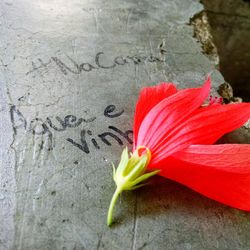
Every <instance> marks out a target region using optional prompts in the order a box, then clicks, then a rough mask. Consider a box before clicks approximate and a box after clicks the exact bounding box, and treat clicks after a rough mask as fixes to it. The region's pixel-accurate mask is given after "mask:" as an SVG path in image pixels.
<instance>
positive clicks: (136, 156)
mask: <svg viewBox="0 0 250 250" xmlns="http://www.w3.org/2000/svg"><path fill="white" fill-rule="evenodd" d="M150 159H151V152H150V150H149V149H148V148H146V147H138V148H137V149H136V150H135V151H134V152H133V153H130V156H129V153H128V149H127V148H125V149H124V150H123V152H122V155H121V161H120V163H119V165H118V167H117V169H115V166H114V165H113V164H112V165H113V179H114V181H115V183H116V191H115V193H114V195H113V197H112V200H111V202H110V206H109V211H108V216H107V225H108V226H110V225H111V224H112V215H113V210H114V206H115V203H116V201H117V198H118V196H119V194H120V193H121V192H122V191H124V190H134V189H137V188H139V187H141V186H144V185H145V184H143V183H142V182H144V181H145V180H147V179H148V178H150V177H151V176H153V175H156V174H157V173H159V170H155V171H152V172H146V170H147V166H148V164H149V162H150Z"/></svg>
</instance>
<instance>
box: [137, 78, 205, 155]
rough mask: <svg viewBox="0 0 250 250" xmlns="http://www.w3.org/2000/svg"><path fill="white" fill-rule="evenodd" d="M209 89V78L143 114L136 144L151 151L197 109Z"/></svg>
mask: <svg viewBox="0 0 250 250" xmlns="http://www.w3.org/2000/svg"><path fill="white" fill-rule="evenodd" d="M209 91H210V78H208V79H207V80H206V82H205V84H204V86H203V87H202V88H192V89H184V90H180V91H178V93H176V94H174V95H172V96H170V97H168V98H166V99H164V100H162V101H161V102H160V103H158V104H157V105H156V106H155V107H153V108H152V109H151V110H150V111H149V113H148V114H147V115H146V116H145V118H144V120H143V121H142V124H141V126H140V129H139V133H138V139H137V143H136V145H137V146H140V145H143V146H146V147H148V148H149V149H150V150H151V152H152V153H153V152H154V148H155V147H156V146H157V144H159V143H160V142H161V141H162V140H164V138H165V137H166V136H167V135H168V134H169V133H171V131H172V130H173V129H174V128H176V127H177V126H180V125H181V124H182V123H183V122H184V121H185V120H187V119H188V118H189V117H190V114H192V113H193V112H194V110H196V109H198V108H199V107H200V106H201V104H202V103H203V102H204V100H205V98H206V97H207V96H208V94H209Z"/></svg>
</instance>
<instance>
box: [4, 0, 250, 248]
mask: <svg viewBox="0 0 250 250" xmlns="http://www.w3.org/2000/svg"><path fill="white" fill-rule="evenodd" d="M202 9H203V6H202V5H201V4H200V3H199V1H198V0H197V1H195V0H188V1H181V0H174V1H154V2H152V1H94V0H93V1H80V0H72V1H66V0H57V1H56V0H55V1H42V0H38V1H28V0H16V1H11V0H4V1H1V2H0V38H1V43H0V59H1V63H0V69H1V71H0V90H1V92H0V97H1V99H0V100H1V102H0V104H1V107H0V112H1V115H0V122H1V131H0V136H1V137H0V138H1V140H0V150H1V151H0V153H1V154H0V155H1V158H0V163H1V165H0V218H1V224H0V249H23V250H29V249H31V250H33V249H41V250H46V249H53V250H54V249H67V250H68V249H69V250H73V249H75V250H76V249H133V250H135V249H234V250H235V249H249V247H250V240H249V233H250V220H249V219H250V217H249V214H247V213H244V212H241V211H238V210H236V209H231V208H229V207H226V206H224V205H221V204H219V203H217V202H215V201H212V200H209V199H207V198H205V197H203V196H201V195H199V194H197V193H195V192H193V191H191V190H189V189H187V188H185V187H183V186H181V185H179V184H177V183H174V182H171V181H168V180H163V179H161V178H156V179H154V180H153V182H155V184H154V185H151V186H147V187H145V188H143V189H140V190H138V191H135V192H130V193H124V194H123V195H122V197H121V199H120V202H118V205H117V207H116V213H115V214H116V215H115V220H116V221H117V223H116V224H115V225H114V226H113V227H112V228H107V226H106V212H107V207H108V205H109V201H110V198H111V196H112V193H113V191H114V188H115V187H114V183H113V181H112V178H111V176H112V169H111V162H114V163H115V164H117V162H118V161H119V157H120V154H121V151H122V148H123V147H124V146H125V145H129V146H131V140H130V137H126V136H125V135H124V133H125V132H127V133H128V134H129V130H131V126H132V123H133V120H132V117H133V108H134V104H135V101H136V98H137V96H138V92H139V89H140V88H141V87H142V86H146V85H154V84H156V83H158V82H160V81H173V82H175V83H176V84H177V85H178V87H180V88H184V87H191V86H200V84H201V83H202V82H203V80H204V78H205V76H206V74H207V73H211V75H212V79H213V85H214V87H215V88H216V87H217V86H218V85H219V84H220V83H222V82H223V81H224V80H223V78H222V76H221V75H220V73H219V72H218V71H217V70H215V69H214V68H213V65H212V64H211V63H210V61H209V59H208V58H207V57H206V56H204V55H203V54H202V51H201V47H200V44H199V43H198V42H197V41H196V40H195V39H194V38H193V29H192V27H191V26H188V25H187V23H189V19H190V18H191V17H192V16H193V15H194V14H196V13H198V12H199V11H201V10H202ZM161 44H163V47H162V48H161V49H160V48H159V47H160V45H161ZM111 105H112V106H111ZM119 131H120V132H119ZM111 132H112V133H113V135H115V138H111V137H110V134H107V133H111ZM129 135H130V134H129ZM130 136H131V135H130ZM105 138H106V140H105ZM93 139H95V141H96V143H97V144H98V145H96V143H95V144H93Z"/></svg>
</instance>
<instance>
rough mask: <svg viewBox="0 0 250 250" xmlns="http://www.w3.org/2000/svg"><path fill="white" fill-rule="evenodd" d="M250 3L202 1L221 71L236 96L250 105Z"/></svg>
mask: <svg viewBox="0 0 250 250" xmlns="http://www.w3.org/2000/svg"><path fill="white" fill-rule="evenodd" d="M249 2H250V1H246V0H245V1H243V0H228V1H224V0H202V3H203V5H204V8H205V11H204V13H205V14H206V16H207V20H208V23H209V26H210V32H211V36H212V38H213V39H212V40H213V43H214V45H215V47H216V49H217V53H218V56H219V65H218V67H217V68H218V69H219V71H220V72H221V73H222V75H223V76H224V79H225V80H226V82H228V83H230V84H231V85H232V87H233V91H234V96H239V97H241V98H242V99H243V101H245V102H249V101H250V70H249V65H250V42H249V41H250V4H249ZM194 18H195V17H194ZM191 21H192V20H191Z"/></svg>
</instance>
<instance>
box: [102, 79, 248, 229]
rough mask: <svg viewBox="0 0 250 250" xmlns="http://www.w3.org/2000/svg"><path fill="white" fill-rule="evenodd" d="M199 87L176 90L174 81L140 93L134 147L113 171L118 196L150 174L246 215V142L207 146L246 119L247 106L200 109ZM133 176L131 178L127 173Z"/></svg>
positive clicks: (202, 90) (207, 89)
mask: <svg viewBox="0 0 250 250" xmlns="http://www.w3.org/2000/svg"><path fill="white" fill-rule="evenodd" d="M209 92H210V78H208V79H207V80H206V82H205V83H204V85H203V87H202V88H190V89H183V90H179V91H178V90H177V89H176V87H175V86H174V84H172V83H162V84H160V85H158V86H155V87H147V88H144V89H142V91H141V93H140V96H139V99H138V102H137V105H136V110H135V117H134V145H133V153H132V154H131V157H130V158H129V156H128V153H127V149H125V150H124V152H123V154H122V159H121V162H120V164H119V166H118V168H117V170H115V169H114V180H115V182H116V185H117V190H116V192H115V194H114V196H113V199H112V201H111V206H110V210H109V215H108V221H107V223H108V225H110V224H111V223H112V211H113V207H114V204H115V201H116V199H117V197H118V195H119V194H120V193H121V192H122V191H123V190H132V189H135V188H137V187H139V186H141V184H139V183H141V182H142V181H144V180H146V179H147V178H149V177H150V176H152V175H154V174H159V175H161V176H163V177H166V178H169V179H172V180H174V181H177V182H179V183H182V184H184V185H186V186H188V187H190V188H192V189H193V190H195V191H197V192H199V193H201V194H203V195H205V196H207V197H209V198H211V199H214V200H217V201H219V202H221V203H224V204H226V205H229V206H232V207H235V208H239V209H242V210H247V211H250V157H249V155H250V144H246V145H243V144H241V145H238V144H223V145H211V144H213V143H215V142H216V141H217V140H218V139H219V138H220V137H221V136H222V135H224V134H225V133H228V132H230V131H232V130H235V129H237V128H239V127H240V126H242V125H243V124H244V123H245V122H247V120H248V119H249V118H250V104H249V103H238V104H227V105H221V104H219V103H216V104H215V103H214V102H211V100H210V103H211V104H212V105H207V106H202V104H203V103H204V101H205V99H206V98H207V97H208V95H209ZM131 173H132V174H131Z"/></svg>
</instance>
